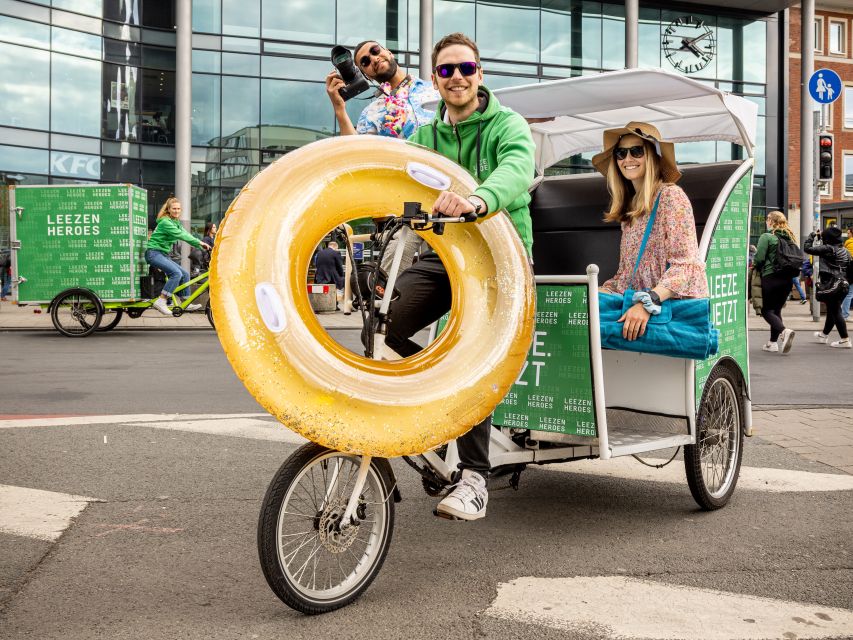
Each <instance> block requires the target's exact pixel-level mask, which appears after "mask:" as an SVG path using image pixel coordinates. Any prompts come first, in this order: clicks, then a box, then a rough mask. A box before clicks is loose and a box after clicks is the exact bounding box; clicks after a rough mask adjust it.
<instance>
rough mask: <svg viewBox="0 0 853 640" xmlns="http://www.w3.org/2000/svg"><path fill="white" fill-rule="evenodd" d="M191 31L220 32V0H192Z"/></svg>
mask: <svg viewBox="0 0 853 640" xmlns="http://www.w3.org/2000/svg"><path fill="white" fill-rule="evenodd" d="M192 2H193V31H196V32H201V33H220V32H221V31H222V3H221V2H220V0H192Z"/></svg>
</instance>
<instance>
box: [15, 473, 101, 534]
mask: <svg viewBox="0 0 853 640" xmlns="http://www.w3.org/2000/svg"><path fill="white" fill-rule="evenodd" d="M90 502H101V501H100V500H97V499H96V498H87V497H85V496H74V495H69V494H67V493H56V492H54V491H41V490H40V489H27V488H26V487H12V486H9V485H5V484H2V485H0V532H2V533H11V534H13V535H17V536H25V537H28V538H37V539H39V540H47V541H52V540H56V539H57V538H59V536H61V535H62V532H63V531H65V529H66V528H67V527H68V525H69V524H71V520H73V519H74V518H75V517H77V515H79V514H80V512H81V511H83V509H85V508H86V505H87V504H89V503H90Z"/></svg>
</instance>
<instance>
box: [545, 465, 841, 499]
mask: <svg viewBox="0 0 853 640" xmlns="http://www.w3.org/2000/svg"><path fill="white" fill-rule="evenodd" d="M662 462H663V461H662ZM542 469H543V470H545V471H561V472H564V473H582V474H586V475H594V476H606V477H610V478H625V479H626V480H649V481H651V482H669V483H673V484H680V485H683V484H685V483H686V482H687V479H686V477H685V474H684V463H683V462H680V461H678V460H675V461H673V462H672V464H669V465H667V466H665V467H663V468H662V469H653V468H651V467H646V466H644V465H642V464H640V463H639V462H637V461H636V460H634V459H633V458H629V457H626V458H612V459H610V460H581V461H578V462H563V463H559V464H549V465H548V466H546V467H542ZM737 491H766V492H771V493H785V492H800V491H805V492H808V491H853V476H851V475H847V474H843V473H813V472H811V471H792V470H790V469H770V468H766V467H741V469H740V477H739V478H738V483H737Z"/></svg>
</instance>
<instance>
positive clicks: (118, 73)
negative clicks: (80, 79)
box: [96, 63, 140, 141]
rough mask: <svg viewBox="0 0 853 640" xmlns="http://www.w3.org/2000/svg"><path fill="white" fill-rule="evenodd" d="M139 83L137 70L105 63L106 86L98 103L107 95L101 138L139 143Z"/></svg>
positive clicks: (103, 111)
mask: <svg viewBox="0 0 853 640" xmlns="http://www.w3.org/2000/svg"><path fill="white" fill-rule="evenodd" d="M100 75H101V74H98V78H100ZM138 81H139V69H138V68H137V67H131V66H125V65H114V64H107V63H104V64H103V87H102V88H101V90H100V91H98V92H97V96H96V99H98V101H100V98H101V95H103V96H104V106H103V109H101V110H100V111H102V119H101V137H103V138H106V139H108V140H131V141H135V140H136V139H137V136H139V135H140V131H139V97H140V96H139V82H138Z"/></svg>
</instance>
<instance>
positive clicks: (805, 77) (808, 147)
mask: <svg viewBox="0 0 853 640" xmlns="http://www.w3.org/2000/svg"><path fill="white" fill-rule="evenodd" d="M800 30H801V31H800V42H801V43H802V50H801V52H800V53H801V56H800V60H801V61H802V67H801V68H800V240H801V241H803V240H804V239H805V238H806V237H807V236H808V235H809V234H810V233H811V232H812V227H813V224H814V222H813V221H814V208H815V207H814V204H815V200H817V199H818V192H817V189H816V188H815V175H816V172H815V170H814V163H815V158H816V157H817V155H816V144H817V142H816V139H815V126H814V115H815V114H813V112H812V97H811V95H810V94H809V79H810V78H811V76H812V74H813V73H814V45H815V42H814V0H803V2H802V21H801V24H800ZM817 201H818V207H819V206H820V201H819V200H817ZM816 282H817V262H816V261H815V266H814V274H813V275H812V285H814V284H815V283H816ZM814 289H815V287H814V286H812V319H815V320H817V319H819V318H820V308H819V307H818V306H817V300H816V299H815V298H814ZM815 314H817V315H815Z"/></svg>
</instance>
